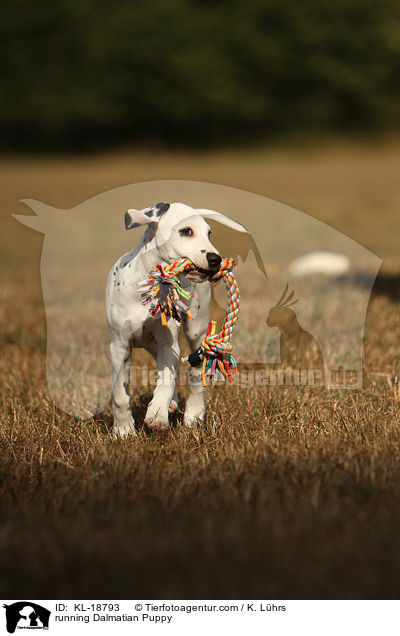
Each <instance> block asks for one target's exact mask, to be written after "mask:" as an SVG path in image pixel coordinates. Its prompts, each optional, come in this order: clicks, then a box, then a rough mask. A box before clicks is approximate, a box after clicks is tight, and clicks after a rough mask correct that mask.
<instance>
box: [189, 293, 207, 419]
mask: <svg viewBox="0 0 400 636" xmlns="http://www.w3.org/2000/svg"><path fill="white" fill-rule="evenodd" d="M197 293H198V308H197V313H196V316H195V318H194V319H193V320H188V319H187V318H186V316H185V317H184V319H183V321H182V325H183V331H184V333H185V336H186V338H187V341H188V343H189V347H190V351H191V352H193V351H197V349H198V348H199V346H200V344H201V341H202V340H203V338H204V336H205V335H206V331H207V326H208V322H209V317H210V312H209V306H210V297H211V290H210V284H209V283H202V284H201V285H197ZM204 413H205V405H204V387H203V382H202V377H201V365H199V366H198V367H190V369H189V396H188V399H187V401H186V408H185V414H184V417H183V421H184V424H185V426H187V427H188V428H190V427H191V426H193V425H194V424H200V423H201V422H202V421H203V419H204Z"/></svg>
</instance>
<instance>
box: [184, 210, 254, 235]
mask: <svg viewBox="0 0 400 636" xmlns="http://www.w3.org/2000/svg"><path fill="white" fill-rule="evenodd" d="M197 212H198V213H199V214H201V216H203V217H204V218H205V219H212V220H213V221H218V223H222V225H226V226H227V227H230V228H232V229H233V230H236V231H237V232H246V233H247V234H249V231H248V230H246V228H245V227H244V226H243V225H240V223H236V221H233V220H232V219H230V218H229V217H228V216H225V214H221V213H220V212H215V211H214V210H204V209H202V208H200V209H198V210H197Z"/></svg>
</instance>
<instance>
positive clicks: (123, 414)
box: [110, 340, 136, 438]
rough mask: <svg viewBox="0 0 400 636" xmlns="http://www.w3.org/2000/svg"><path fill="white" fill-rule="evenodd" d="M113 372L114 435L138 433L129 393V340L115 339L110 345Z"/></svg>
mask: <svg viewBox="0 0 400 636" xmlns="http://www.w3.org/2000/svg"><path fill="white" fill-rule="evenodd" d="M110 353H111V365H112V374H113V388H112V409H113V415H114V428H113V437H115V438H118V437H126V436H127V435H136V430H135V422H134V419H133V416H132V410H131V396H130V394H129V370H130V364H131V346H130V344H129V342H125V341H120V340H113V341H112V342H111V345H110Z"/></svg>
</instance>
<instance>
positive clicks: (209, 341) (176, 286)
mask: <svg viewBox="0 0 400 636" xmlns="http://www.w3.org/2000/svg"><path fill="white" fill-rule="evenodd" d="M234 265H235V260H234V259H233V258H225V259H224V260H223V261H222V263H221V265H220V268H219V270H218V272H217V273H216V274H215V275H214V276H212V277H211V278H210V279H209V280H210V282H212V283H216V282H218V281H219V280H221V278H223V279H224V282H225V287H226V290H227V292H228V296H229V303H228V307H227V310H226V314H225V320H224V324H223V325H222V329H221V331H220V332H219V333H216V322H215V320H210V322H209V324H208V328H207V333H206V336H205V338H204V339H203V341H202V343H201V345H200V347H199V348H198V350H197V351H194V352H193V353H191V354H190V355H189V356H188V357H187V358H185V359H183V361H186V360H188V361H189V363H190V365H191V366H193V367H196V366H199V365H200V364H201V365H202V380H203V385H204V386H206V375H209V376H211V377H213V376H215V374H216V371H217V369H219V370H220V371H221V372H222V374H223V375H224V377H225V378H226V379H227V380H228V381H229V382H232V372H231V370H235V371H236V372H237V368H236V362H235V358H234V357H233V355H232V354H231V352H232V345H231V342H230V340H231V337H232V333H233V330H234V328H235V325H236V323H237V320H238V315H239V308H240V292H239V286H238V283H237V280H236V278H235V276H234V274H233V272H232V268H233V266H234ZM194 267H195V266H194V264H193V263H192V261H190V260H189V259H188V258H183V259H181V260H179V261H177V262H176V263H172V265H167V266H166V267H162V266H161V265H157V267H156V269H153V270H152V271H151V272H150V274H149V276H148V278H147V279H146V280H144V281H142V282H140V283H138V286H137V287H138V290H139V291H140V292H141V296H142V304H143V305H148V304H150V313H151V315H152V316H156V315H157V313H158V312H160V316H161V322H162V324H163V325H164V326H166V325H167V318H170V317H171V318H174V319H175V320H176V322H177V323H178V324H180V323H181V322H182V313H181V312H182V311H183V312H185V313H186V315H187V316H188V318H189V320H192V319H193V317H192V315H191V313H190V310H189V307H188V304H189V300H190V298H191V297H192V296H193V294H192V293H190V292H188V291H186V290H185V289H183V288H182V286H181V284H180V281H179V278H178V276H179V274H183V273H185V272H187V271H190V270H191V269H193V268H194Z"/></svg>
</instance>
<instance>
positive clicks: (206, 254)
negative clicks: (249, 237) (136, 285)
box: [125, 203, 247, 282]
mask: <svg viewBox="0 0 400 636" xmlns="http://www.w3.org/2000/svg"><path fill="white" fill-rule="evenodd" d="M207 218H209V219H213V220H215V221H218V222H219V223H222V224H223V225H226V226H228V227H230V228H232V229H234V230H237V231H238V232H247V230H246V229H245V228H244V227H243V225H240V224H239V223H236V222H235V221H232V219H230V218H228V217H227V216H225V215H224V214H220V213H219V212H215V211H214V210H205V209H203V208H197V209H195V208H191V207H190V206H188V205H185V204H184V203H171V204H169V203H157V204H156V205H155V206H152V207H151V208H146V209H144V210H128V211H127V212H126V213H125V228H126V229H127V230H130V229H132V228H134V227H138V226H139V225H149V224H152V225H153V231H154V238H155V243H156V247H157V250H158V252H159V254H160V257H161V259H162V260H164V261H166V262H167V263H174V262H175V261H177V260H179V259H181V258H188V259H190V260H191V261H192V263H193V264H194V267H193V270H191V271H190V272H187V273H186V276H187V277H188V278H190V279H191V280H193V281H195V282H203V281H205V280H208V279H209V278H210V277H212V276H213V275H214V274H215V273H216V272H217V271H218V269H219V266H220V264H221V260H222V259H221V255H220V254H219V252H218V250H217V249H216V248H215V247H214V245H213V244H212V243H211V239H210V236H211V229H210V227H209V225H208V224H207V222H206V220H205V219H207Z"/></svg>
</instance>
